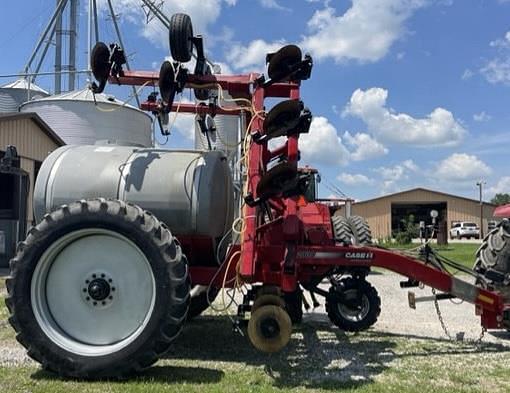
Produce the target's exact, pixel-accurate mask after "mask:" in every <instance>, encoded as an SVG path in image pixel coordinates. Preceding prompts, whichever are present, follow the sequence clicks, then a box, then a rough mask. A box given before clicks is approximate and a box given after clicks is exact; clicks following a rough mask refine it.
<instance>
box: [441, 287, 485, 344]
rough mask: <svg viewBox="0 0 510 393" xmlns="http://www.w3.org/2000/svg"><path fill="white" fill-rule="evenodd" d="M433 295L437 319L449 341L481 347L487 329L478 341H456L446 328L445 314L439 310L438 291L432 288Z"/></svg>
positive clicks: (483, 330) (482, 332) (481, 333)
mask: <svg viewBox="0 0 510 393" xmlns="http://www.w3.org/2000/svg"><path fill="white" fill-rule="evenodd" d="M432 295H434V307H435V308H436V313H437V318H438V319H439V323H440V324H441V328H442V329H443V332H444V334H445V335H446V337H448V339H449V340H450V341H462V342H467V343H472V344H475V345H480V344H481V343H482V340H483V338H484V337H485V333H486V332H487V329H486V328H485V327H482V331H481V332H480V335H479V336H478V338H477V339H476V340H464V339H463V338H462V339H456V338H454V337H452V335H451V334H450V331H449V330H448V328H447V327H446V323H445V321H444V318H443V314H442V312H441V309H440V308H439V302H438V300H437V299H436V298H435V295H436V290H435V289H434V288H432Z"/></svg>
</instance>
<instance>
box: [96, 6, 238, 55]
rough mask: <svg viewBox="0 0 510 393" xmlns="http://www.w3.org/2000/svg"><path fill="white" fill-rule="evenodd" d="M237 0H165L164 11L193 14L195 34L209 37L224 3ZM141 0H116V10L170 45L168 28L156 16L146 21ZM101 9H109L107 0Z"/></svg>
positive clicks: (147, 34) (146, 34) (144, 32)
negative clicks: (210, 27) (211, 27)
mask: <svg viewBox="0 0 510 393" xmlns="http://www.w3.org/2000/svg"><path fill="white" fill-rule="evenodd" d="M236 2H237V1H236V0H200V1H196V0H165V1H164V3H163V7H162V11H163V13H164V14H165V15H168V16H169V17H170V16H171V15H173V14H175V13H178V12H184V13H186V14H189V15H190V16H191V19H192V21H193V32H194V34H204V35H205V36H206V37H207V28H208V26H209V25H210V24H212V23H214V22H215V21H216V20H217V19H218V17H219V16H220V14H221V9H222V6H223V5H224V4H226V5H228V6H234V5H235V4H236ZM141 4H142V2H141V1H139V0H115V2H114V8H115V11H116V12H122V16H123V17H124V18H126V20H128V21H129V22H131V23H134V24H137V25H139V27H140V29H141V34H142V35H143V36H144V37H146V38H148V39H149V40H151V41H152V42H154V43H155V44H159V45H164V46H166V45H168V44H167V42H168V30H167V29H166V28H165V27H164V26H163V25H162V24H161V22H159V20H157V19H156V18H154V19H153V20H152V21H151V22H149V23H148V24H146V23H145V16H144V10H143V9H142V7H141ZM98 6H99V8H100V10H102V11H106V10H108V6H107V4H106V1H105V0H99V2H98Z"/></svg>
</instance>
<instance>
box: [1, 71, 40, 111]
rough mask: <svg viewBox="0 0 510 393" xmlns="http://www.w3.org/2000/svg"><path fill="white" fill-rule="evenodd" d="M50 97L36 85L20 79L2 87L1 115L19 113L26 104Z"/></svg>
mask: <svg viewBox="0 0 510 393" xmlns="http://www.w3.org/2000/svg"><path fill="white" fill-rule="evenodd" d="M48 96H49V93H48V92H47V91H45V90H43V89H41V88H40V87H39V86H37V85H36V84H34V83H28V81H27V80H26V79H18V80H16V81H14V82H12V83H8V84H6V85H4V86H2V87H0V113H6V112H18V109H19V107H20V105H21V104H23V103H24V102H26V101H29V100H37V99H40V98H44V97H48Z"/></svg>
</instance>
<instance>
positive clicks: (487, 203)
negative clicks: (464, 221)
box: [354, 187, 496, 206]
mask: <svg viewBox="0 0 510 393" xmlns="http://www.w3.org/2000/svg"><path fill="white" fill-rule="evenodd" d="M416 191H425V192H430V193H432V194H437V195H442V196H446V197H450V198H458V199H463V200H466V201H469V202H475V203H480V201H478V200H476V199H471V198H466V197H463V196H459V195H453V194H448V193H446V192H442V191H435V190H430V189H427V188H423V187H416V188H411V189H410V190H405V191H400V192H395V193H393V194H388V195H383V196H380V197H377V198H372V199H367V200H365V201H359V202H354V204H355V205H358V204H362V203H370V202H374V201H378V200H381V199H387V198H392V197H395V196H397V195H402V194H408V193H411V192H416ZM483 203H484V205H489V206H496V205H494V204H492V203H489V202H485V201H484V202H483Z"/></svg>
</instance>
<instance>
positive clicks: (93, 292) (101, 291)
mask: <svg viewBox="0 0 510 393" xmlns="http://www.w3.org/2000/svg"><path fill="white" fill-rule="evenodd" d="M110 292H111V289H110V285H109V284H108V283H107V282H106V280H104V279H102V278H97V279H95V280H93V281H92V282H91V283H90V284H89V287H88V293H89V296H90V297H91V298H92V299H94V300H98V301H101V300H104V299H106V298H107V297H108V295H110Z"/></svg>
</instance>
